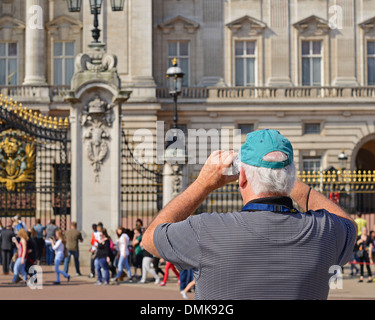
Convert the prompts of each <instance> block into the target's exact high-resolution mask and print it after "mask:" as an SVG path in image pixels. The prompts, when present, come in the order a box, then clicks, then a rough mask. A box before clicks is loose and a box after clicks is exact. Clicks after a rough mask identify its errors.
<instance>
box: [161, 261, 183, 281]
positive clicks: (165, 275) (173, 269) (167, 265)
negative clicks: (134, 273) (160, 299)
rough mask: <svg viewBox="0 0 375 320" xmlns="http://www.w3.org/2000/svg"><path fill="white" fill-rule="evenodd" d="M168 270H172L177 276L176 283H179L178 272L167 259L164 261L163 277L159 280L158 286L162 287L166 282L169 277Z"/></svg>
mask: <svg viewBox="0 0 375 320" xmlns="http://www.w3.org/2000/svg"><path fill="white" fill-rule="evenodd" d="M169 270H172V271H173V273H174V274H175V275H176V277H177V283H178V284H180V273H179V272H178V271H177V269H176V267H175V265H174V264H173V263H171V262H169V261H167V262H166V264H165V270H164V278H163V281H162V282H160V286H161V287H164V286H165V285H166V284H167V281H168V277H169Z"/></svg>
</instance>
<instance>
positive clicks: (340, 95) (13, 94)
mask: <svg viewBox="0 0 375 320" xmlns="http://www.w3.org/2000/svg"><path fill="white" fill-rule="evenodd" d="M68 90H69V86H0V94H2V95H3V96H7V97H9V98H12V99H13V100H16V101H20V102H35V101H38V102H63V101H64V97H65V95H66V93H67V91H68ZM374 97H375V86H366V87H364V86H358V87H329V86H326V87H208V88H205V87H185V88H183V89H182V92H181V96H180V99H187V100H203V101H205V102H216V101H221V102H225V101H229V100H230V101H246V100H253V99H257V100H278V101H283V100H288V101H293V99H294V100H298V99H318V100H321V99H335V100H337V99H349V100H350V99H353V100H356V101H357V100H366V99H372V98H374ZM156 98H157V99H160V100H164V99H171V97H170V95H169V92H168V88H157V89H156Z"/></svg>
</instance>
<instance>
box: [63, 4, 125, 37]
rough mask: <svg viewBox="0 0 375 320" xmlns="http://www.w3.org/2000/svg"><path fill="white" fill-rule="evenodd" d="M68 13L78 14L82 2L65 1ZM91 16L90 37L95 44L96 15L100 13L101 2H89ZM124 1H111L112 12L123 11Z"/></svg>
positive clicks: (96, 35)
mask: <svg viewBox="0 0 375 320" xmlns="http://www.w3.org/2000/svg"><path fill="white" fill-rule="evenodd" d="M66 1H67V4H68V10H69V12H80V11H81V7H82V0H66ZM89 1H90V9H91V14H93V15H94V29H92V31H91V32H92V37H93V38H94V42H95V43H99V38H100V31H101V30H100V29H99V28H98V27H99V21H98V15H99V14H100V13H101V11H102V3H103V0H89ZM124 3H125V0H111V6H112V11H123V10H124Z"/></svg>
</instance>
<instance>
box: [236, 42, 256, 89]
mask: <svg viewBox="0 0 375 320" xmlns="http://www.w3.org/2000/svg"><path fill="white" fill-rule="evenodd" d="M255 52H256V42H255V41H236V42H235V60H236V61H235V74H236V78H235V81H236V86H239V87H242V86H255V85H256V80H255V79H256V54H255Z"/></svg>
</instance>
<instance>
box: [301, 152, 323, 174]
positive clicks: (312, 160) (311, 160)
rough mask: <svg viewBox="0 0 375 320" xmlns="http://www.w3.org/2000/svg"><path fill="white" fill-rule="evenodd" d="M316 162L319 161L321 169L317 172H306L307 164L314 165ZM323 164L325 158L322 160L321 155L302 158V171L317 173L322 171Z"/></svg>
mask: <svg viewBox="0 0 375 320" xmlns="http://www.w3.org/2000/svg"><path fill="white" fill-rule="evenodd" d="M314 161H319V169H316V170H305V163H307V162H308V163H312V162H314ZM322 163H323V158H322V156H319V155H317V156H307V155H306V156H302V170H301V171H305V172H308V171H310V172H312V171H315V172H317V171H322V168H323V167H322Z"/></svg>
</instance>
